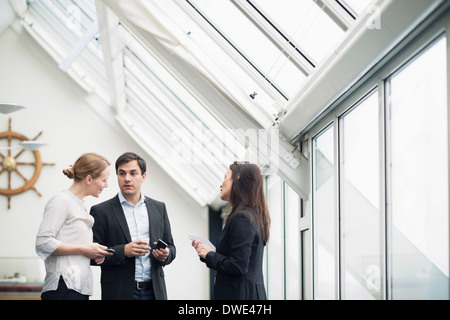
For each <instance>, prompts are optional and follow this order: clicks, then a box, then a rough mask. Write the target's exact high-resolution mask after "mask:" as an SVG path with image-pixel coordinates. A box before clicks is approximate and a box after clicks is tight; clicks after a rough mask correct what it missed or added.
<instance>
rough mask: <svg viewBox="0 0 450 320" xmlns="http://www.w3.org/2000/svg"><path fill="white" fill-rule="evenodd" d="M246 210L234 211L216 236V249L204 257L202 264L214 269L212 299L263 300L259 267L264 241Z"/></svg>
mask: <svg viewBox="0 0 450 320" xmlns="http://www.w3.org/2000/svg"><path fill="white" fill-rule="evenodd" d="M253 220H254V221H251V220H250V217H249V214H248V213H245V212H236V213H235V214H234V215H233V217H231V219H230V221H229V222H228V223H227V224H226V225H225V228H224V229H223V230H222V233H221V234H220V236H219V239H218V241H217V246H216V252H213V251H211V252H209V253H208V254H207V255H206V257H205V260H204V261H205V262H206V265H207V266H208V267H209V268H212V269H215V270H217V273H216V280H215V283H214V299H216V300H265V299H266V291H265V288H264V279H263V271H262V261H263V255H264V244H263V241H262V238H261V230H260V228H259V225H258V223H257V222H256V220H255V219H253Z"/></svg>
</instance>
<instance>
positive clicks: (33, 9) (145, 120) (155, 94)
mask: <svg viewBox="0 0 450 320" xmlns="http://www.w3.org/2000/svg"><path fill="white" fill-rule="evenodd" d="M26 3H27V4H28V10H27V11H26V12H25V14H24V15H23V16H21V21H22V25H23V26H24V28H25V29H26V30H27V31H28V32H29V33H30V34H31V35H32V36H33V37H34V38H35V39H36V41H37V42H38V43H39V44H40V45H41V46H42V47H43V48H44V49H45V50H46V51H47V52H48V53H49V55H50V56H51V57H52V58H53V59H54V60H55V63H56V65H58V67H59V68H60V69H61V71H63V72H66V73H68V74H69V75H70V76H71V77H72V78H73V79H74V80H75V81H76V82H77V83H78V84H79V85H80V86H82V87H83V88H84V89H85V90H86V91H87V92H88V93H90V94H92V95H96V96H98V97H100V98H101V99H102V100H103V102H104V103H106V104H107V105H109V106H110V107H111V111H112V112H113V113H115V118H116V119H117V121H118V122H119V123H120V124H121V125H122V127H123V128H124V130H126V131H127V132H128V133H129V134H130V136H131V137H132V138H133V139H135V140H136V141H137V143H138V144H140V145H141V146H142V148H143V149H144V150H145V151H146V152H147V153H148V154H149V156H151V157H152V158H153V159H154V160H155V161H156V162H158V163H159V164H160V165H161V167H162V168H163V169H164V170H165V171H166V172H167V173H168V174H169V175H171V176H172V177H173V178H174V180H175V181H177V182H178V183H179V184H180V186H181V187H183V188H184V189H185V190H186V191H187V192H188V193H189V194H190V195H191V196H192V197H193V198H195V199H197V200H198V202H199V203H201V204H208V203H210V202H211V201H213V199H214V198H216V197H217V194H218V191H219V190H218V186H219V185H220V182H221V180H222V178H223V174H224V172H225V171H226V169H227V166H228V164H229V163H231V162H232V161H234V160H236V159H237V158H239V157H241V156H242V152H241V151H242V150H243V149H245V147H246V144H247V142H246V141H245V139H244V140H242V139H240V138H242V137H241V136H239V134H237V132H236V127H235V126H234V125H235V124H234V123H233V119H232V118H231V117H230V116H229V115H228V114H227V113H225V114H224V113H221V114H220V115H219V114H216V113H214V112H218V111H219V110H218V109H217V108H218V107H217V106H216V105H214V104H215V103H214V101H211V95H210V93H209V92H207V91H208V90H211V89H210V88H215V89H217V91H218V92H219V94H221V95H222V96H223V99H222V100H221V102H220V103H221V104H222V105H223V104H224V103H229V106H227V108H229V109H230V111H231V112H230V113H233V114H235V115H237V116H238V117H239V116H240V115H241V114H245V117H248V118H250V121H253V123H255V124H257V126H256V127H257V128H266V129H267V128H271V127H273V126H274V125H276V121H277V118H278V116H279V115H280V114H282V113H283V110H284V107H285V106H286V104H287V103H288V101H289V100H290V99H292V98H293V96H294V95H295V93H296V92H297V91H298V90H299V89H300V88H301V87H302V85H303V84H304V83H305V82H306V81H308V77H309V76H310V75H311V74H312V73H313V72H314V71H315V70H316V69H317V68H319V67H320V65H321V63H322V62H323V61H324V60H325V59H326V58H327V56H329V54H330V53H332V52H333V50H334V49H335V48H336V47H337V45H338V44H339V42H340V40H341V39H342V38H343V37H344V36H345V31H346V30H348V29H349V28H350V27H351V25H352V23H354V21H356V20H357V18H358V15H360V14H362V13H363V11H364V9H365V8H367V6H369V5H370V3H372V1H370V0H358V1H352V0H345V1H344V0H276V1H274V0H145V1H141V0H134V1H123V0H115V1H109V0H104V1H92V0H26ZM133 5H134V8H132V7H133ZM99 9H100V10H99ZM110 9H111V10H110ZM139 9H140V10H147V12H145V14H144V15H142V16H141V17H143V19H133V10H139ZM113 12H114V13H113ZM155 12H158V15H155ZM141 13H142V12H139V13H137V12H136V11H134V14H141ZM159 13H160V14H161V15H159ZM116 15H117V16H116ZM110 17H113V18H111V19H110ZM164 17H165V18H164ZM121 19H122V20H121ZM152 19H153V20H152ZM146 23H147V25H146ZM147 27H148V29H146V28H147ZM143 32H144V33H145V32H147V34H143ZM146 36H147V37H148V36H149V37H153V40H152V41H160V45H161V47H163V48H165V49H166V50H167V52H168V53H169V54H175V55H180V56H179V57H178V58H180V59H181V61H184V62H185V64H187V65H189V66H190V67H191V68H192V69H189V70H192V71H189V72H198V74H199V76H198V77H199V78H201V79H205V81H206V82H208V83H209V84H210V85H211V86H210V87H208V86H207V85H204V86H198V87H197V86H196V84H195V83H187V82H186V78H185V74H183V73H180V72H179V71H180V70H177V68H175V67H174V66H172V65H168V64H167V63H168V61H170V58H169V59H165V57H162V56H161V50H160V51H158V50H156V49H155V48H154V47H153V46H152V44H151V42H146V41H145V39H146ZM167 43H170V44H174V45H175V46H174V47H173V48H171V47H170V46H169V47H167ZM183 50H184V51H183ZM181 51H183V52H181ZM182 54H185V56H183V55H182ZM166 58H167V57H166ZM232 109H233V110H232ZM234 120H236V118H234ZM233 130H234V131H233ZM239 133H242V132H239ZM247 151H248V150H247Z"/></svg>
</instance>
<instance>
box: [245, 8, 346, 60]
mask: <svg viewBox="0 0 450 320" xmlns="http://www.w3.org/2000/svg"><path fill="white" fill-rule="evenodd" d="M252 2H255V3H257V4H258V6H259V7H260V8H262V10H263V11H264V12H265V14H267V15H268V17H270V19H271V20H272V21H273V23H274V24H275V25H277V27H278V28H279V29H280V30H281V32H282V33H283V34H284V35H285V36H287V37H289V39H291V40H293V42H294V43H295V45H296V47H298V48H299V49H300V51H302V52H303V53H304V54H306V55H307V56H308V57H310V58H311V59H312V60H313V62H314V64H317V63H319V62H321V61H322V60H323V59H324V58H325V57H326V56H327V55H328V54H329V53H330V52H331V51H332V50H333V49H334V48H335V46H336V45H337V44H338V42H339V40H340V39H341V38H342V36H343V35H344V31H343V30H342V29H341V28H340V27H339V26H338V25H337V24H336V23H335V22H334V21H333V20H332V19H331V18H330V17H329V16H328V15H327V14H326V13H325V12H324V11H323V10H322V9H321V8H320V7H319V6H318V5H317V4H316V3H315V2H314V1H311V0H277V1H273V0H252Z"/></svg>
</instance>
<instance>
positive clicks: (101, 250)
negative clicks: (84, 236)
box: [83, 242, 112, 264]
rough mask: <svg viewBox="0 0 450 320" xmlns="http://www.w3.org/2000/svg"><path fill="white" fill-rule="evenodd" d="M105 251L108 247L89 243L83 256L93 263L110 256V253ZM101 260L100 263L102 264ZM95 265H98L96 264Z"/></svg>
mask: <svg viewBox="0 0 450 320" xmlns="http://www.w3.org/2000/svg"><path fill="white" fill-rule="evenodd" d="M106 249H108V247H105V246H102V245H101V244H98V243H95V242H94V243H90V244H88V245H86V246H85V248H84V250H83V251H84V252H83V255H84V256H86V257H88V258H89V259H94V260H95V262H97V260H99V261H100V260H102V259H103V260H105V256H110V255H112V253H110V252H108V251H106ZM103 260H102V261H101V262H103ZM97 264H99V263H98V262H97Z"/></svg>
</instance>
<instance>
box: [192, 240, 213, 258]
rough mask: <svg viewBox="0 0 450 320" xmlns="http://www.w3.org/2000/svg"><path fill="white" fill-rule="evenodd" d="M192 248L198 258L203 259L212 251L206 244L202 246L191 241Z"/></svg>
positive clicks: (198, 242) (197, 242)
mask: <svg viewBox="0 0 450 320" xmlns="http://www.w3.org/2000/svg"><path fill="white" fill-rule="evenodd" d="M192 246H193V247H194V248H195V250H197V254H198V256H199V257H200V258H202V259H205V258H206V255H207V254H208V253H209V252H210V251H212V249H211V247H210V246H208V245H207V244H202V243H201V242H200V241H195V240H192Z"/></svg>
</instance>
